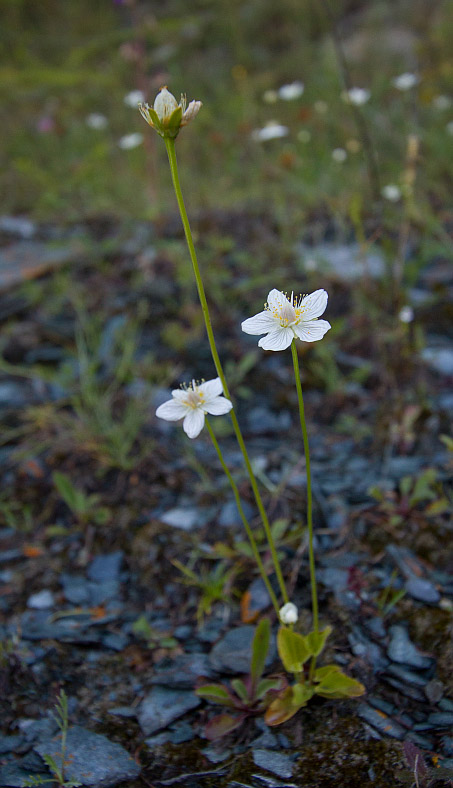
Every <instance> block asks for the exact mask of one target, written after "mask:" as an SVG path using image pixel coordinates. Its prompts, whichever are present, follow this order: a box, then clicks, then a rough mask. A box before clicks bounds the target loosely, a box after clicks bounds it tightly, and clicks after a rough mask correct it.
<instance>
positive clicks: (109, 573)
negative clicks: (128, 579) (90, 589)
mask: <svg viewBox="0 0 453 788" xmlns="http://www.w3.org/2000/svg"><path fill="white" fill-rule="evenodd" d="M123 559H124V553H123V551H122V550H116V551H115V552H114V553H107V554H105V555H97V556H95V558H93V560H92V561H91V563H90V565H89V566H88V569H87V576H88V578H89V579H90V580H94V582H96V583H105V582H109V581H112V580H119V577H120V570H121V565H122V563H123Z"/></svg>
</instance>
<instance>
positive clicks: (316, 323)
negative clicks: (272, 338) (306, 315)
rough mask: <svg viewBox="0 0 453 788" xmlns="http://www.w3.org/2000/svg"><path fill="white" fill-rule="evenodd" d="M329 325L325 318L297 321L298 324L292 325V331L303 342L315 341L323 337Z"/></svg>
mask: <svg viewBox="0 0 453 788" xmlns="http://www.w3.org/2000/svg"><path fill="white" fill-rule="evenodd" d="M330 327H331V326H330V323H328V322H327V320H306V321H304V322H303V323H299V325H298V326H294V331H295V332H296V334H297V336H298V337H299V339H302V340H303V341H304V342H316V341H317V340H318V339H322V338H323V336H324V334H326V333H327V331H328V330H329V328H330Z"/></svg>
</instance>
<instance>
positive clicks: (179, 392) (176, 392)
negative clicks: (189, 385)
mask: <svg viewBox="0 0 453 788" xmlns="http://www.w3.org/2000/svg"><path fill="white" fill-rule="evenodd" d="M171 396H172V397H173V399H177V400H179V402H181V400H185V399H187V391H186V390H185V389H173V391H172V392H171Z"/></svg>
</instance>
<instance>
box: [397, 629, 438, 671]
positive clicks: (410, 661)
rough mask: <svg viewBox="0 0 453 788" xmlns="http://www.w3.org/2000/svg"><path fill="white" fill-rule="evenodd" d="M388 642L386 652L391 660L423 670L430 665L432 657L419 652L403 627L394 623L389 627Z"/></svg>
mask: <svg viewBox="0 0 453 788" xmlns="http://www.w3.org/2000/svg"><path fill="white" fill-rule="evenodd" d="M390 636H391V639H390V643H389V646H388V649H387V654H388V656H389V657H390V659H391V660H392V661H393V662H398V663H400V664H403V665H410V666H411V667H412V668H418V669H421V670H423V669H424V668H429V667H430V665H432V659H430V658H429V657H424V656H422V654H420V652H419V650H418V649H417V647H416V646H415V645H414V644H413V643H412V641H411V640H410V638H409V635H408V634H407V632H406V630H405V628H404V627H401V626H399V625H398V624H395V625H394V626H392V627H390Z"/></svg>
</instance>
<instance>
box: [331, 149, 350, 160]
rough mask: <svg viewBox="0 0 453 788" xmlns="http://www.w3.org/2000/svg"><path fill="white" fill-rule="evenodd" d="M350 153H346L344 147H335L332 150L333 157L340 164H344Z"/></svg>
mask: <svg viewBox="0 0 453 788" xmlns="http://www.w3.org/2000/svg"><path fill="white" fill-rule="evenodd" d="M347 157H348V154H347V153H346V151H345V149H344V148H334V150H333V151H332V159H333V160H334V161H336V162H338V163H339V164H342V163H343V162H344V161H346V159H347Z"/></svg>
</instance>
